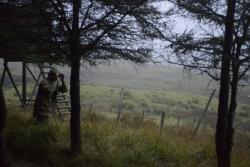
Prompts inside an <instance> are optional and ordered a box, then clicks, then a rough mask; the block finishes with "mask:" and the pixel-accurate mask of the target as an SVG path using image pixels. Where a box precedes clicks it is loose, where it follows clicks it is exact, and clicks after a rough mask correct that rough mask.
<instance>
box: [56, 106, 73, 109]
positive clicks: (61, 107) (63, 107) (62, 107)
mask: <svg viewBox="0 0 250 167" xmlns="http://www.w3.org/2000/svg"><path fill="white" fill-rule="evenodd" d="M65 108H70V106H60V107H57V109H65Z"/></svg>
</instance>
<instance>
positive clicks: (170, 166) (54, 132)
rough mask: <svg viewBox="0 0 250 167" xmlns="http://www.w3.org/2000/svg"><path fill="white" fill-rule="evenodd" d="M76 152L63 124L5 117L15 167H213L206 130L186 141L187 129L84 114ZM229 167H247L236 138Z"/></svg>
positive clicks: (242, 139) (244, 139) (241, 139)
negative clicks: (80, 144)
mask: <svg viewBox="0 0 250 167" xmlns="http://www.w3.org/2000/svg"><path fill="white" fill-rule="evenodd" d="M81 129H82V150H83V152H82V153H81V154H80V155H78V156H72V155H71V154H70V153H69V145H70V140H69V139H70V138H69V136H70V134H69V123H68V122H63V123H62V122H58V123H57V124H55V122H53V121H51V122H50V123H49V124H48V125H43V126H41V125H37V124H35V122H33V120H32V119H31V114H30V112H25V113H23V112H17V113H11V114H9V115H8V121H7V126H6V130H5V136H6V141H7V146H8V150H9V153H10V155H11V156H12V162H13V163H14V164H15V165H16V166H18V167H72V166H74V167H83V166H87V167H131V166H132V167H214V166H215V164H216V156H215V152H214V144H213V141H214V137H213V134H212V133H210V131H206V132H202V133H199V134H198V135H197V136H196V137H195V138H194V140H190V137H191V136H190V135H191V133H192V129H190V128H184V127H182V128H175V127H166V128H165V129H164V131H163V132H162V134H161V135H160V134H159V126H157V125H156V124H154V123H153V122H150V121H141V120H139V119H137V120H135V119H134V120H131V119H122V120H121V122H120V123H119V124H117V123H116V122H115V121H114V120H113V119H109V118H107V117H105V116H103V115H100V114H98V113H95V112H91V113H85V118H84V122H83V123H82V125H81ZM236 137H237V140H236V144H235V146H234V152H233V157H232V159H233V167H248V166H249V165H250V159H249V157H248V155H249V154H250V150H249V147H250V145H249V144H250V143H249V141H250V139H249V137H248V136H240V134H238V136H236Z"/></svg>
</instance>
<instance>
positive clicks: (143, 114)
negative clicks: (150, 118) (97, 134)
mask: <svg viewBox="0 0 250 167" xmlns="http://www.w3.org/2000/svg"><path fill="white" fill-rule="evenodd" d="M144 116H145V110H142V117H141V120H142V121H143V120H144Z"/></svg>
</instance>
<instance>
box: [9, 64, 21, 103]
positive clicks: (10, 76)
mask: <svg viewBox="0 0 250 167" xmlns="http://www.w3.org/2000/svg"><path fill="white" fill-rule="evenodd" d="M5 68H6V71H7V74H8V75H9V78H10V81H11V83H12V85H13V86H14V89H15V91H16V93H17V95H18V97H19V100H20V102H21V104H22V106H23V103H22V96H21V94H20V93H19V90H18V89H17V85H16V83H15V81H14V79H13V77H12V75H11V72H10V69H9V67H8V64H7V62H6V63H5Z"/></svg>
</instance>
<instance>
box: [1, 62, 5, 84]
mask: <svg viewBox="0 0 250 167" xmlns="http://www.w3.org/2000/svg"><path fill="white" fill-rule="evenodd" d="M5 74H6V67H5V65H4V69H3V74H2V77H1V83H0V87H1V88H2V87H3V82H4V79H5Z"/></svg>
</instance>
